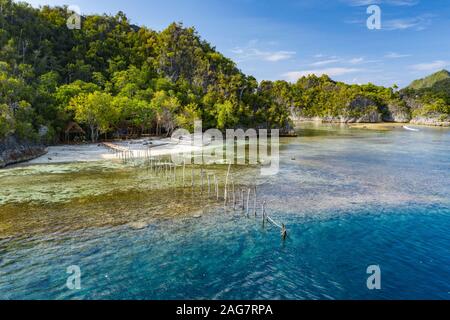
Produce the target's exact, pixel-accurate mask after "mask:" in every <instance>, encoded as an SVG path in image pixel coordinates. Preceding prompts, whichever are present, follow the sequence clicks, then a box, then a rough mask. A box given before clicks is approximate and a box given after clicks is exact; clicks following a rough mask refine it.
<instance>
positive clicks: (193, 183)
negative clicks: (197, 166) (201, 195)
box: [191, 164, 195, 189]
mask: <svg viewBox="0 0 450 320" xmlns="http://www.w3.org/2000/svg"><path fill="white" fill-rule="evenodd" d="M191 173H192V178H191V179H192V189H194V186H195V180H194V165H193V164H192V166H191Z"/></svg>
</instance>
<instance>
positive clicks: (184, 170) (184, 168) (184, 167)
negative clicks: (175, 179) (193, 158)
mask: <svg viewBox="0 0 450 320" xmlns="http://www.w3.org/2000/svg"><path fill="white" fill-rule="evenodd" d="M185 172H186V159H185V160H183V188H184V187H185V185H186V184H185V181H186V180H185Z"/></svg>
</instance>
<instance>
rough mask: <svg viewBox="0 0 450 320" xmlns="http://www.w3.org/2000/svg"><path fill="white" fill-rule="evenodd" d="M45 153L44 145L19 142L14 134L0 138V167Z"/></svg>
mask: <svg viewBox="0 0 450 320" xmlns="http://www.w3.org/2000/svg"><path fill="white" fill-rule="evenodd" d="M46 153H47V148H46V147H45V146H44V145H41V144H36V143H30V142H19V141H18V139H17V138H16V137H14V136H9V137H7V138H5V139H3V140H0V168H3V167H5V166H7V165H11V164H15V163H19V162H23V161H28V160H31V159H34V158H37V157H40V156H42V155H44V154H46Z"/></svg>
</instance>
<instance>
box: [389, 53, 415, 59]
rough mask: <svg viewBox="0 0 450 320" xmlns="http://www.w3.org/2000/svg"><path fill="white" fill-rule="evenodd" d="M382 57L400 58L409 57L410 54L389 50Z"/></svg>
mask: <svg viewBox="0 0 450 320" xmlns="http://www.w3.org/2000/svg"><path fill="white" fill-rule="evenodd" d="M384 57H385V58H388V59H400V58H407V57H411V55H410V54H401V53H397V52H389V53H387V54H385V55H384Z"/></svg>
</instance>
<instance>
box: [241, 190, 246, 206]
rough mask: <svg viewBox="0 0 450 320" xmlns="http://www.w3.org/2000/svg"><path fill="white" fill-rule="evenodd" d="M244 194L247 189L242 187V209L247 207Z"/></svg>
mask: <svg viewBox="0 0 450 320" xmlns="http://www.w3.org/2000/svg"><path fill="white" fill-rule="evenodd" d="M244 194H245V189H244V188H242V189H241V200H242V211H244V209H245V202H244V201H245V200H244Z"/></svg>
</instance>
